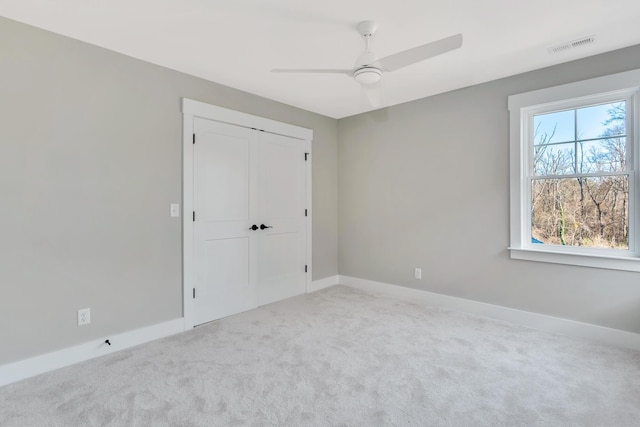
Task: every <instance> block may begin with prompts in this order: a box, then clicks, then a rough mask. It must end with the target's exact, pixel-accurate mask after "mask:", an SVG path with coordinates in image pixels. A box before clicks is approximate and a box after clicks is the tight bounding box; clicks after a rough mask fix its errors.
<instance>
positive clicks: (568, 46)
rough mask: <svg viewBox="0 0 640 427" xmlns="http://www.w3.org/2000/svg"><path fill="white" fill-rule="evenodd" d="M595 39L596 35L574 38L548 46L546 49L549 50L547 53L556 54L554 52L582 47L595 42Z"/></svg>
mask: <svg viewBox="0 0 640 427" xmlns="http://www.w3.org/2000/svg"><path fill="white" fill-rule="evenodd" d="M595 41H596V36H589V37H583V38H581V39H578V40H574V41H571V42H568V43H562V44H559V45H557V46H553V47H550V48H549V49H548V50H549V53H552V54H556V53H561V52H566V51H568V50H571V49H575V48H577V47H584V46H586V45H589V44H591V43H595Z"/></svg>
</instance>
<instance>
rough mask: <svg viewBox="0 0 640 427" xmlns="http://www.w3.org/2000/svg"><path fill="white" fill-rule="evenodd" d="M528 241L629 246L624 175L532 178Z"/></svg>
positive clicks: (573, 244) (627, 208)
mask: <svg viewBox="0 0 640 427" xmlns="http://www.w3.org/2000/svg"><path fill="white" fill-rule="evenodd" d="M531 241H532V242H535V243H541V244H548V245H566V246H584V247H592V248H615V249H629V180H628V176H627V175H622V176H604V177H594V178H562V179H534V180H532V182H531Z"/></svg>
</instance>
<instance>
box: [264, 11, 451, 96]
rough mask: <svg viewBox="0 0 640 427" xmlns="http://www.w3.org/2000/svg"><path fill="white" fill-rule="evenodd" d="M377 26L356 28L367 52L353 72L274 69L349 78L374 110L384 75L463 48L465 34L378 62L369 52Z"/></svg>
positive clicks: (362, 24) (366, 24) (358, 26)
mask: <svg viewBox="0 0 640 427" xmlns="http://www.w3.org/2000/svg"><path fill="white" fill-rule="evenodd" d="M377 28H378V25H377V24H376V23H375V22H373V21H363V22H361V23H359V24H358V25H357V27H356V29H357V30H358V32H359V33H360V35H361V36H362V37H363V38H364V43H365V48H364V51H363V52H362V53H361V54H360V55H359V56H358V58H357V59H356V62H355V66H354V68H353V69H351V70H349V69H273V70H271V71H273V72H275V73H317V74H346V75H348V76H351V77H353V79H354V80H355V81H356V82H358V83H359V84H360V86H361V87H362V89H363V90H364V91H365V94H366V95H367V97H368V98H369V101H370V102H371V103H372V105H374V106H378V105H379V102H374V100H379V99H380V94H379V93H378V94H374V93H372V92H374V91H379V90H380V85H379V83H380V81H381V80H382V75H383V74H384V73H388V72H391V71H395V70H398V69H400V68H404V67H408V66H409V65H413V64H416V63H418V62H422V61H424V60H426V59H429V58H432V57H434V56H438V55H442V54H443V53H446V52H449V51H451V50H454V49H458V48H459V47H460V46H462V34H456V35H454V36H451V37H446V38H444V39H441V40H437V41H435V42H431V43H427V44H423V45H421V46H418V47H414V48H412V49H408V50H405V51H402V52H398V53H394V54H393V55H389V56H385V57H384V58H379V59H376V55H375V54H374V53H373V52H372V51H371V50H370V49H369V44H370V41H371V37H373V35H374V34H375V32H376V29H377Z"/></svg>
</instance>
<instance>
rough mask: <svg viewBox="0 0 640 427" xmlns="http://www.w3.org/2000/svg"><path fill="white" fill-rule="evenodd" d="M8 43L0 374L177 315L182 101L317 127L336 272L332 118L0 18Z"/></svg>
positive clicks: (1, 58) (324, 258)
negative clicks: (80, 318) (84, 322)
mask: <svg viewBox="0 0 640 427" xmlns="http://www.w3.org/2000/svg"><path fill="white" fill-rule="evenodd" d="M0 34H2V37H0V73H1V74H0V75H1V78H0V197H1V205H0V206H1V209H0V364H3V363H7V362H10V361H14V360H19V359H23V358H26V357H30V356H34V355H37V354H42V353H45V352H48V351H53V350H56V349H60V348H64V347H68V346H71V345H74V344H78V343H81V342H85V341H87V340H89V339H95V338H100V337H104V336H107V335H109V334H114V333H119V332H123V331H128V330H131V329H135V328H139V327H143V326H146V325H152V324H156V323H159V322H163V321H167V320H172V319H176V318H179V317H181V316H182V305H181V301H182V294H181V293H182V284H181V268H182V267H181V225H180V219H179V218H170V217H169V204H170V203H172V202H181V185H182V184H181V174H182V170H181V161H182V160H181V138H182V136H181V128H182V122H181V120H182V116H181V113H180V98H181V97H188V98H192V99H197V100H201V101H204V102H208V103H211V104H215V105H219V106H223V107H227V108H231V109H235V110H239V111H243V112H246V113H250V114H256V115H259V116H263V117H268V118H272V119H275V120H280V121H283V122H287V123H292V124H296V125H299V126H303V127H307V128H311V129H313V130H314V141H313V156H312V159H313V204H314V210H313V251H314V252H313V266H314V270H313V278H314V279H316V280H317V279H321V278H323V277H327V276H332V275H335V274H337V273H338V268H337V264H338V261H337V121H336V120H334V119H330V118H327V117H323V116H320V115H316V114H312V113H309V112H305V111H303V110H300V109H296V108H293V107H289V106H286V105H283V104H280V103H276V102H273V101H269V100H266V99H263V98H259V97H256V96H253V95H250V94H247V93H243V92H240V91H237V90H234V89H230V88H227V87H224V86H220V85H217V84H214V83H211V82H207V81H205V80H201V79H198V78H195V77H192V76H188V75H185V74H181V73H178V72H174V71H171V70H167V69H164V68H161V67H158V66H155V65H151V64H149V63H145V62H143V61H139V60H136V59H133V58H129V57H126V56H124V55H120V54H117V53H114V52H111V51H108V50H105V49H101V48H98V47H95V46H91V45H88V44H86V43H82V42H79V41H75V40H72V39H69V38H66V37H62V36H58V35H55V34H52V33H48V32H45V31H42V30H39V29H35V28H33V27H29V26H26V25H23V24H19V23H16V22H13V21H10V20H7V19H4V18H0ZM83 307H91V315H92V322H91V324H90V325H88V326H83V327H78V326H77V322H76V310H77V309H78V308H83Z"/></svg>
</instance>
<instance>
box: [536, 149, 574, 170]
mask: <svg viewBox="0 0 640 427" xmlns="http://www.w3.org/2000/svg"><path fill="white" fill-rule="evenodd" d="M575 146H576V145H575V143H573V142H571V143H568V144H553V145H539V146H537V147H534V148H533V173H534V174H535V175H538V176H541V175H567V174H573V173H575Z"/></svg>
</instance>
